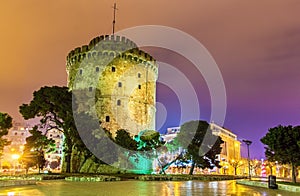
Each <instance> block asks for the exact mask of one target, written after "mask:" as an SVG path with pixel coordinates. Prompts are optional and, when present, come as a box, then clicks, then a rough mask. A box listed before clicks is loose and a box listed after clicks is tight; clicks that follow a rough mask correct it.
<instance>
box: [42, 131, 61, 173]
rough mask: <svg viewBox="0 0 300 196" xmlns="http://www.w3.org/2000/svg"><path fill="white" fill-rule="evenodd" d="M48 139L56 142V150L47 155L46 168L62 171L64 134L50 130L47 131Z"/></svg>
mask: <svg viewBox="0 0 300 196" xmlns="http://www.w3.org/2000/svg"><path fill="white" fill-rule="evenodd" d="M46 136H47V138H48V139H53V140H54V141H55V145H56V146H55V150H54V151H53V152H50V153H47V154H45V159H46V166H45V167H46V168H48V169H58V170H60V168H61V165H62V158H63V157H62V156H63V133H62V132H61V131H59V130H57V129H50V130H48V131H47V133H46Z"/></svg>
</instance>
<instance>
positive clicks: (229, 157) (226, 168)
mask: <svg viewBox="0 0 300 196" xmlns="http://www.w3.org/2000/svg"><path fill="white" fill-rule="evenodd" d="M209 126H210V130H211V131H212V133H213V134H214V135H217V136H220V137H221V138H222V140H223V141H224V143H223V144H221V147H222V151H221V154H220V155H218V156H217V159H218V160H219V161H220V165H221V166H222V167H221V168H220V169H218V168H215V169H213V170H209V171H206V172H209V173H211V172H213V173H219V174H235V173H236V174H239V173H240V171H239V167H240V166H241V165H242V162H241V151H240V145H241V143H240V142H239V141H238V140H237V135H235V134H234V133H232V132H231V131H230V130H228V129H225V128H224V127H221V126H219V125H217V124H215V123H210V125H209ZM179 132H180V127H170V128H168V129H167V134H165V135H162V138H163V140H164V141H166V142H171V141H172V140H173V139H174V138H175V137H176V136H177V133H179ZM180 150H181V149H179V151H180ZM179 154H180V152H168V154H167V156H168V157H167V159H169V160H173V159H175V158H176V156H178V155H179ZM235 170H236V171H235ZM198 171H199V172H200V170H198ZM201 172H203V171H201ZM184 173H188V172H187V171H185V172H184Z"/></svg>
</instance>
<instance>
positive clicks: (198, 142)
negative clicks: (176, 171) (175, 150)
mask: <svg viewBox="0 0 300 196" xmlns="http://www.w3.org/2000/svg"><path fill="white" fill-rule="evenodd" d="M175 139H176V140H178V143H179V145H181V146H182V147H183V148H184V149H185V153H184V156H182V158H181V160H182V161H191V162H192V166H191V170H190V175H192V174H193V170H194V168H195V167H200V168H203V169H204V168H211V169H212V168H213V167H214V166H217V167H220V166H219V161H218V160H217V157H216V156H217V155H218V154H220V153H221V150H222V148H221V144H222V143H223V141H222V139H221V138H220V137H219V136H215V135H213V134H212V131H211V130H210V129H209V124H208V123H207V122H206V121H190V122H186V123H184V124H183V125H181V127H180V132H179V133H178V134H177V137H176V138H175Z"/></svg>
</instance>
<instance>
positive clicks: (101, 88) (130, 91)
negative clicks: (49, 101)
mask: <svg viewBox="0 0 300 196" xmlns="http://www.w3.org/2000/svg"><path fill="white" fill-rule="evenodd" d="M67 74H68V87H69V88H70V90H72V92H73V95H75V97H76V100H77V112H82V111H84V112H87V113H89V114H94V111H93V109H92V108H93V107H94V106H95V112H96V113H97V114H96V115H97V117H98V118H99V121H100V122H101V126H102V127H103V128H105V129H107V130H109V131H110V132H111V133H112V134H113V135H114V133H115V132H116V131H117V130H118V129H121V128H122V129H127V130H129V132H130V133H131V134H132V135H137V134H138V132H139V131H141V130H146V129H150V130H155V111H156V110H155V96H156V80H157V75H158V66H157V64H156V61H155V59H154V58H153V57H152V56H150V55H149V54H147V53H145V52H144V51H142V50H140V49H138V47H137V45H136V44H135V43H134V42H132V41H131V40H129V39H127V38H125V37H120V36H115V35H105V36H104V35H102V36H99V37H96V38H94V39H92V40H91V41H90V43H89V45H85V46H82V47H79V48H76V49H74V50H72V51H71V52H70V53H69V54H68V56H67Z"/></svg>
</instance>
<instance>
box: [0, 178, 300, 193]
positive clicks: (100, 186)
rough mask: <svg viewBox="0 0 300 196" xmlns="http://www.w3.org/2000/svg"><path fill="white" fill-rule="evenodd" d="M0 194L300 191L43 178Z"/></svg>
mask: <svg viewBox="0 0 300 196" xmlns="http://www.w3.org/2000/svg"><path fill="white" fill-rule="evenodd" d="M0 195H10V196H12V195H24V196H26V195H30V196H39V195H47V196H48V195H49V196H52V195H53V196H60V195H61V196H69V195H72V196H73V195H117V196H127V195H130V196H134V195H138V196H143V195H174V196H178V195H188V196H189V195H203V196H204V195H205V196H207V195H230V196H248V195H249V196H250V195H251V196H260V195H262V196H267V195H272V196H273V195H274V196H285V195H287V196H296V195H299V193H293V192H287V191H280V190H272V189H265V188H258V187H251V186H245V185H239V184H236V183H235V181H218V182H216V181H214V182H202V181H180V182H175V181H164V182H162V181H151V182H149V181H147V182H145V181H118V182H66V181H63V180H59V181H41V182H38V184H37V185H28V186H20V187H2V188H0Z"/></svg>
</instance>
